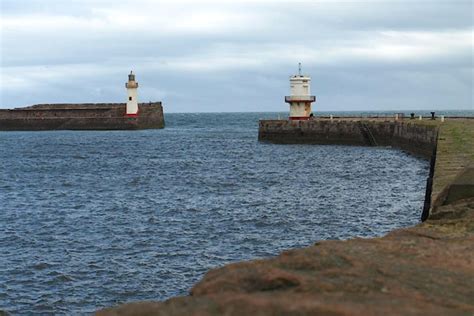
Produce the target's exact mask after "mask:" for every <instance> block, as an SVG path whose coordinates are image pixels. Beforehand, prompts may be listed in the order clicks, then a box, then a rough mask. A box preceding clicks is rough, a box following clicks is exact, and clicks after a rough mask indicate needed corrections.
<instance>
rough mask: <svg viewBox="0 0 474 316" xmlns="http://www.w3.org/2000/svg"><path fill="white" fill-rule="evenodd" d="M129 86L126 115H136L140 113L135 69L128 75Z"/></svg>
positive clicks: (126, 84)
mask: <svg viewBox="0 0 474 316" xmlns="http://www.w3.org/2000/svg"><path fill="white" fill-rule="evenodd" d="M125 88H127V97H128V99H127V107H126V111H125V115H126V116H130V117H134V116H137V115H138V92H137V90H138V82H136V81H135V75H134V74H133V71H130V74H129V75H128V82H127V83H125Z"/></svg>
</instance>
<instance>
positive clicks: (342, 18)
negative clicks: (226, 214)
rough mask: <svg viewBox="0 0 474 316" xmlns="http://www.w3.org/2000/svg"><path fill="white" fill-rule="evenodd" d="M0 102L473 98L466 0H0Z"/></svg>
mask: <svg viewBox="0 0 474 316" xmlns="http://www.w3.org/2000/svg"><path fill="white" fill-rule="evenodd" d="M0 3H1V12H2V13H1V23H0V25H1V43H0V46H1V87H0V93H1V102H0V107H1V108H12V107H19V106H26V105H31V104H36V103H59V102H62V103H65V102H125V99H126V90H125V82H126V80H127V74H128V73H129V71H130V70H132V69H133V71H134V72H135V73H136V77H137V81H138V82H139V84H140V87H139V91H138V93H139V100H140V101H143V102H148V101H160V100H161V101H163V102H164V107H165V111H166V112H238V111H255V112H256V111H287V109H288V106H287V105H286V104H285V103H284V101H283V100H284V96H285V95H287V94H288V93H289V82H288V77H289V76H290V75H291V74H294V73H296V72H297V68H298V62H301V63H302V64H303V72H304V73H305V74H308V75H310V76H311V77H312V87H311V88H312V94H314V95H316V96H317V102H316V104H315V106H314V108H313V109H314V110H323V111H332V110H334V111H336V110H376V111H382V110H408V109H425V110H429V109H471V110H472V109H474V107H473V92H472V91H473V1H472V0H467V1H463V0H441V1H432V0H379V1H375V0H372V1H351V0H345V1H330V0H319V1H277V0H268V1H265V0H245V1H242V0H240V1H226V0H215V1H214V0H209V1H198V0H195V1H192V0H187V1H186V0H173V1H158V0H133V1H130V0H111V1H109V0H0Z"/></svg>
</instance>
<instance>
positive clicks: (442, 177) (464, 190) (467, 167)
mask: <svg viewBox="0 0 474 316" xmlns="http://www.w3.org/2000/svg"><path fill="white" fill-rule="evenodd" d="M472 123H473V120H472V119H464V120H463V119H461V118H457V119H452V120H451V121H450V122H446V123H441V122H439V121H431V120H430V121H426V120H425V121H415V120H398V121H393V120H392V121H390V120H386V119H356V118H341V119H338V120H334V119H333V120H331V119H327V120H325V119H319V120H307V121H291V120H261V121H260V123H259V133H258V139H259V141H262V142H271V143H277V144H328V145H329V144H330V145H335V144H339V145H355V146H390V147H394V148H398V149H401V150H404V151H407V152H409V153H411V154H414V155H417V156H421V157H424V158H426V159H429V160H430V172H429V175H428V178H427V180H426V191H425V202H424V206H423V211H422V214H421V219H422V220H423V221H425V220H427V219H428V218H429V217H430V216H436V215H435V214H436V210H437V209H438V208H439V207H440V206H442V205H446V203H450V202H454V201H457V200H460V199H463V198H466V197H470V196H474V192H473V191H472V190H473V185H472V182H473V181H472V180H469V179H473V178H474V166H473V165H472V162H471V160H472V157H471V156H469V155H470V154H469V150H468V149H466V148H462V150H455V151H454V153H458V154H450V151H451V150H450V149H446V148H445V147H446V145H445V144H444V142H445V141H446V137H444V136H443V133H449V132H450V130H451V129H453V128H457V129H459V131H457V132H456V133H455V134H456V135H465V134H466V133H465V131H467V130H469V127H470V126H471V125H472ZM470 124H471V125H470ZM441 126H443V128H442V129H441V128H440V127H441ZM440 132H441V136H439V135H440ZM459 137H461V136H459ZM456 142H458V143H461V144H464V143H469V141H468V140H467V139H466V140H456ZM438 143H441V147H440V148H438ZM449 146H452V145H449ZM459 152H463V153H464V154H463V155H460V154H459ZM466 152H468V154H466ZM440 155H441V156H440ZM471 155H472V153H471ZM438 157H441V158H439V160H438V159H437V158H438ZM443 166H444V167H443ZM435 179H436V181H435Z"/></svg>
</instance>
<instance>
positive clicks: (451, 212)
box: [97, 118, 474, 315]
mask: <svg viewBox="0 0 474 316" xmlns="http://www.w3.org/2000/svg"><path fill="white" fill-rule="evenodd" d="M259 139H260V140H261V141H269V142H273V143H311V144H345V145H357V146H392V147H395V148H399V149H402V150H405V151H407V152H410V153H413V154H417V155H422V156H423V157H425V158H427V159H431V170H430V175H429V176H428V179H427V198H428V201H426V202H425V210H424V211H423V217H424V218H423V219H424V222H422V223H420V224H418V225H416V226H414V227H409V228H403V229H398V230H395V231H393V232H391V233H389V234H387V235H386V236H384V237H381V238H370V239H361V238H354V239H350V240H345V241H340V240H328V241H317V242H316V243H315V245H313V246H311V247H307V248H303V249H294V250H288V251H285V252H283V253H282V254H280V255H279V256H276V257H274V258H269V259H264V260H254V261H248V262H240V263H235V264H230V265H227V266H224V267H222V268H218V269H214V270H211V271H209V272H208V273H207V274H206V275H205V277H204V278H203V279H202V280H201V281H200V282H199V283H197V284H196V285H195V286H194V287H193V288H192V289H191V292H190V296H186V297H177V298H172V299H170V300H167V301H165V302H137V303H131V304H125V305H122V306H119V307H115V308H110V309H104V310H102V311H99V312H97V315H193V314H194V315H196V314H199V315H288V314H301V315H315V314H316V315H319V314H323V315H347V314H351V315H380V314H393V315H421V314H423V315H427V314H428V315H460V314H472V313H474V286H473V284H472V280H473V279H474V266H473V264H472V263H473V262H474V191H473V190H474V177H473V173H474V120H472V119H469V118H465V119H463V118H456V119H451V118H446V121H445V122H440V120H436V121H424V120H422V121H416V120H415V121H407V120H403V121H396V122H395V121H384V120H379V119H367V120H366V119H364V120H361V119H353V118H344V119H340V120H338V121H334V120H330V119H321V120H307V121H294V122H290V121H283V120H270V121H261V122H260V131H259ZM426 204H429V207H428V208H427V207H426ZM347 211H348V212H349V211H350V209H348V210H347ZM420 211H421V210H420ZM380 212H384V210H383V209H380Z"/></svg>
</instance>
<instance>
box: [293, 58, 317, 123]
mask: <svg viewBox="0 0 474 316" xmlns="http://www.w3.org/2000/svg"><path fill="white" fill-rule="evenodd" d="M290 90H291V92H290V96H286V97H285V102H287V103H289V104H290V117H289V119H290V120H307V119H309V118H310V115H311V103H312V102H315V101H316V97H315V96H314V95H311V91H310V90H311V77H310V76H306V75H302V74H301V63H299V64H298V74H297V75H294V76H291V77H290Z"/></svg>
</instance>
